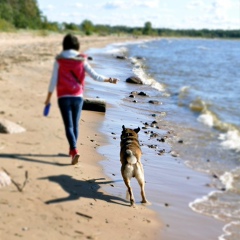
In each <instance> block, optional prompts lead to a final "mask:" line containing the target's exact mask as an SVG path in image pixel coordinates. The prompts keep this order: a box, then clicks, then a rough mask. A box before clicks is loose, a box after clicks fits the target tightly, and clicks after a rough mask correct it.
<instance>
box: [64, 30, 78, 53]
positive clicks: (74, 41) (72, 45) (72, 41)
mask: <svg viewBox="0 0 240 240" xmlns="http://www.w3.org/2000/svg"><path fill="white" fill-rule="evenodd" d="M62 45H63V50H70V49H74V50H77V51H78V50H79V48H80V43H79V41H78V38H77V37H76V36H74V35H72V34H71V33H68V34H67V35H66V36H65V37H64V39H63V43H62Z"/></svg>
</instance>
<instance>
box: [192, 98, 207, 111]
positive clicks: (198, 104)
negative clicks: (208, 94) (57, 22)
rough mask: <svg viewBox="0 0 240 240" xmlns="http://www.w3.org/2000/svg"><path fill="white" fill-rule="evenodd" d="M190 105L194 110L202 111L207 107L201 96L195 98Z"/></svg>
mask: <svg viewBox="0 0 240 240" xmlns="http://www.w3.org/2000/svg"><path fill="white" fill-rule="evenodd" d="M189 107H190V109H191V110H192V111H194V112H202V111H204V110H206V109H207V105H206V103H205V102H204V101H203V100H202V99H200V98H197V99H195V100H193V101H192V102H191V103H190V104H189Z"/></svg>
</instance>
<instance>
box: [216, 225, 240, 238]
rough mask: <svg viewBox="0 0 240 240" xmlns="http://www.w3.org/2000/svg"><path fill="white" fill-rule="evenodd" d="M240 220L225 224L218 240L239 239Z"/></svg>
mask: <svg viewBox="0 0 240 240" xmlns="http://www.w3.org/2000/svg"><path fill="white" fill-rule="evenodd" d="M239 229H240V221H234V222H230V223H228V224H226V225H225V226H224V228H223V231H224V234H223V235H221V236H220V237H219V238H218V240H230V239H233V240H234V239H240V231H239Z"/></svg>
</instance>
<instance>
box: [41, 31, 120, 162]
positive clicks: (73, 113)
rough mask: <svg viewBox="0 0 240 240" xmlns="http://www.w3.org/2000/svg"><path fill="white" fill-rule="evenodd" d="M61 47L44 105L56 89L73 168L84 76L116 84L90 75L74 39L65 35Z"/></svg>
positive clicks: (114, 80)
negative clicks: (86, 74)
mask: <svg viewBox="0 0 240 240" xmlns="http://www.w3.org/2000/svg"><path fill="white" fill-rule="evenodd" d="M62 45H63V50H62V52H61V53H60V54H59V55H58V56H57V57H56V59H55V63H54V67H53V72H52V77H51V80H50V84H49V88H48V94H47V98H46V100H45V105H46V106H47V105H48V104H50V102H51V96H52V93H53V91H54V89H55V88H56V90H57V97H58V106H59V109H60V112H61V116H62V119H63V123H64V127H65V133H66V137H67V140H68V143H69V155H70V156H71V163H72V164H73V165H75V164H77V163H78V159H79V156H80V154H79V152H78V149H77V140H78V133H79V128H78V125H79V121H80V116H81V111H82V106H83V92H84V82H85V73H88V75H89V76H90V77H91V78H93V79H94V80H96V81H102V82H109V83H117V79H115V78H107V77H105V76H102V75H99V74H97V73H96V72H95V71H94V69H93V68H92V67H91V66H90V65H89V63H88V61H87V57H86V56H85V55H84V54H80V53H79V49H80V43H79V40H78V38H77V37H76V36H74V35H72V34H67V35H66V36H65V37H64V39H63V43H62Z"/></svg>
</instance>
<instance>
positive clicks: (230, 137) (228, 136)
mask: <svg viewBox="0 0 240 240" xmlns="http://www.w3.org/2000/svg"><path fill="white" fill-rule="evenodd" d="M219 139H220V140H222V143H221V145H222V146H223V147H224V148H228V149H232V150H236V151H237V152H240V133H239V131H238V130H229V131H228V132H227V133H222V134H220V135H219Z"/></svg>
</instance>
